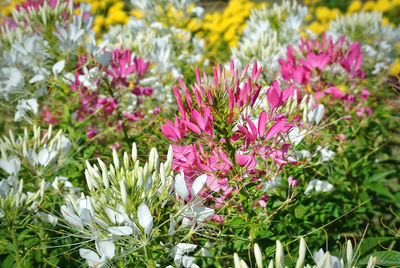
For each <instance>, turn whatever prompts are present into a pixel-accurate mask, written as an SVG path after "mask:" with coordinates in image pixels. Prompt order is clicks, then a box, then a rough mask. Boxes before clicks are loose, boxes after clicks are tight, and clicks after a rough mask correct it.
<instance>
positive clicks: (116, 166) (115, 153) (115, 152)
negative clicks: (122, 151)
mask: <svg viewBox="0 0 400 268" xmlns="http://www.w3.org/2000/svg"><path fill="white" fill-rule="evenodd" d="M112 154H113V160H114V166H115V169H119V159H118V154H117V150H115V149H113V152H112Z"/></svg>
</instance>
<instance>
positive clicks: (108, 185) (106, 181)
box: [101, 169, 110, 189]
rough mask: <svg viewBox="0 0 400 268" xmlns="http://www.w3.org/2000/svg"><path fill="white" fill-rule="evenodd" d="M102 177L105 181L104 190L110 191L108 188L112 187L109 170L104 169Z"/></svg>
mask: <svg viewBox="0 0 400 268" xmlns="http://www.w3.org/2000/svg"><path fill="white" fill-rule="evenodd" d="M101 175H102V176H101V177H102V179H103V184H104V188H106V189H108V187H110V181H109V180H108V176H107V170H105V169H103V170H102V172H101Z"/></svg>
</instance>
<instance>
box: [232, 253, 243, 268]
mask: <svg viewBox="0 0 400 268" xmlns="http://www.w3.org/2000/svg"><path fill="white" fill-rule="evenodd" d="M233 262H234V263H235V268H241V267H242V266H241V265H240V259H239V256H238V254H237V253H236V252H235V253H234V254H233Z"/></svg>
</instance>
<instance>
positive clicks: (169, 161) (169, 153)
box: [167, 145, 174, 166]
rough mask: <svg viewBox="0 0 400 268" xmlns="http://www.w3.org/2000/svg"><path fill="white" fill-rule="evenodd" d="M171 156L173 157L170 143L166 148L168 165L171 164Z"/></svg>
mask: <svg viewBox="0 0 400 268" xmlns="http://www.w3.org/2000/svg"><path fill="white" fill-rule="evenodd" d="M173 157H174V155H173V151H172V146H171V145H170V146H169V148H168V154H167V163H168V166H170V165H171V164H172V160H173Z"/></svg>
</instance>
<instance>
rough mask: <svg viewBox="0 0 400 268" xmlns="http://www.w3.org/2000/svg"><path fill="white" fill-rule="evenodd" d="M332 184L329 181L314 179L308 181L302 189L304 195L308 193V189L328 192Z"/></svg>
mask: <svg viewBox="0 0 400 268" xmlns="http://www.w3.org/2000/svg"><path fill="white" fill-rule="evenodd" d="M332 189H333V185H332V184H330V183H329V182H325V181H321V180H317V179H314V180H312V181H310V183H309V184H308V186H307V188H306V190H305V191H304V194H305V195H308V194H309V192H310V191H312V190H315V191H316V192H324V193H326V192H329V191H332Z"/></svg>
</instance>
